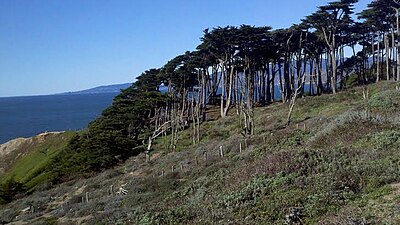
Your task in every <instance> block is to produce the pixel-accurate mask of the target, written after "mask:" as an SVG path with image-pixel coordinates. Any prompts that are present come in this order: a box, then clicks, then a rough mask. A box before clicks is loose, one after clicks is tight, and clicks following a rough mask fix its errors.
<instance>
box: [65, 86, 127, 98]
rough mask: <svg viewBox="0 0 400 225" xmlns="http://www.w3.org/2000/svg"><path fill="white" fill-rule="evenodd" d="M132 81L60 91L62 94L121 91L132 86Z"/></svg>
mask: <svg viewBox="0 0 400 225" xmlns="http://www.w3.org/2000/svg"><path fill="white" fill-rule="evenodd" d="M131 85H132V83H124V84H112V85H103V86H98V87H94V88H89V89H85V90H81V91H70V92H64V93H60V95H81V94H105V93H119V92H120V91H121V90H122V89H126V88H128V87H130V86H131Z"/></svg>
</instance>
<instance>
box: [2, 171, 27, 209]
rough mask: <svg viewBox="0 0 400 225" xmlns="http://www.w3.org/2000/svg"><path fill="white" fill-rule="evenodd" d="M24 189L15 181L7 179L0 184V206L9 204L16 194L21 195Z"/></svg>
mask: <svg viewBox="0 0 400 225" xmlns="http://www.w3.org/2000/svg"><path fill="white" fill-rule="evenodd" d="M25 191H26V187H25V186H24V185H23V184H22V183H20V182H18V181H15V179H14V178H13V177H12V178H9V179H7V180H5V181H3V182H2V183H1V184H0V200H1V202H0V204H4V203H7V202H11V201H12V200H14V199H15V197H16V196H17V195H18V194H23V193H24V192H25Z"/></svg>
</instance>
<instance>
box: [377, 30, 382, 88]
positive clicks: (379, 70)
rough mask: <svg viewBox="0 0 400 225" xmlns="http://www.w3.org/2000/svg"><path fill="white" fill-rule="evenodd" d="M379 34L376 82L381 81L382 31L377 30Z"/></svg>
mask: <svg viewBox="0 0 400 225" xmlns="http://www.w3.org/2000/svg"><path fill="white" fill-rule="evenodd" d="M377 36H378V41H377V43H378V47H377V51H378V52H377V54H376V82H379V81H380V78H381V63H380V61H381V60H380V52H381V49H380V39H381V34H380V32H379V31H378V32H377Z"/></svg>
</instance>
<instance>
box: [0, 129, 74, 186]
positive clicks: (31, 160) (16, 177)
mask: <svg viewBox="0 0 400 225" xmlns="http://www.w3.org/2000/svg"><path fill="white" fill-rule="evenodd" d="M73 135H74V132H63V133H43V134H40V135H38V136H35V137H32V138H28V139H17V141H14V142H12V143H11V142H10V143H8V144H7V143H6V144H4V147H5V148H11V149H10V150H9V153H8V154H4V155H3V156H4V158H3V159H2V165H3V168H4V173H3V174H2V176H1V178H0V185H1V186H4V185H6V184H8V183H10V182H14V183H19V184H21V186H22V188H23V189H24V190H27V191H30V190H31V189H32V188H34V187H35V186H37V185H38V184H42V183H44V182H45V181H46V180H47V179H48V178H47V177H46V176H47V174H46V173H44V172H43V170H44V168H45V167H46V165H47V164H48V163H50V162H51V160H52V159H53V158H54V157H55V156H57V155H58V154H59V153H60V152H61V151H62V149H64V148H65V147H66V146H67V144H68V141H69V140H70V139H71V137H72V136H73ZM5 145H12V146H5Z"/></svg>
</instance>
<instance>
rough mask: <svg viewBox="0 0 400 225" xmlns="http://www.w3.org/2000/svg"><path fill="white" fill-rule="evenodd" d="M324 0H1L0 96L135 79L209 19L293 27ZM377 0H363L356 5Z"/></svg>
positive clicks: (191, 42)
mask: <svg viewBox="0 0 400 225" xmlns="http://www.w3.org/2000/svg"><path fill="white" fill-rule="evenodd" d="M327 2H328V1H323V0H168V1H167V0H129V1H128V0H126V1H125V0H113V1H110V0H85V1H83V0H1V1H0V96H20V95H38V94H51V93H59V92H65V91H74V90H81V89H86V88H91V87H95V86H99V85H107V84H116V83H127V82H133V81H134V80H135V77H136V76H138V75H140V74H141V73H142V72H143V71H145V70H147V69H150V68H155V67H161V66H163V65H164V64H165V63H166V62H167V61H168V60H169V59H172V58H173V57H174V56H176V55H179V54H182V53H184V52H185V51H187V50H194V49H195V48H196V46H197V45H198V44H199V43H200V40H199V39H200V37H201V36H202V31H203V30H204V29H205V28H208V27H210V28H211V27H216V26H226V25H240V24H249V25H256V26H264V25H268V26H272V27H273V28H286V27H289V26H290V25H291V24H293V23H298V22H300V19H302V18H303V17H304V16H306V15H308V14H311V13H312V12H314V11H315V10H316V9H317V6H319V5H324V4H326V3H327ZM369 2H370V1H369V0H360V3H358V4H357V9H356V11H359V10H360V9H362V8H364V7H365V5H366V4H367V3H369Z"/></svg>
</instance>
